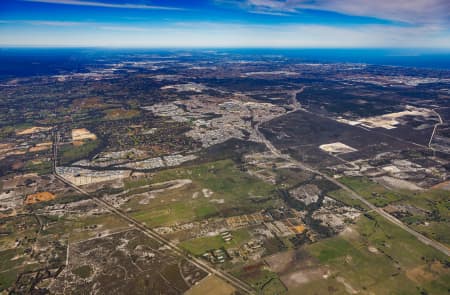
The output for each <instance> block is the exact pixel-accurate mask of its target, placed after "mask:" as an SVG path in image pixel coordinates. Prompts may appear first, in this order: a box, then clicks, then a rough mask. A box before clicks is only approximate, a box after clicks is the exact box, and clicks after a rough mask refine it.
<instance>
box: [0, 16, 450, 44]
mask: <svg viewBox="0 0 450 295" xmlns="http://www.w3.org/2000/svg"><path fill="white" fill-rule="evenodd" d="M85 28H86V27H82V26H80V27H75V28H74V29H73V30H76V31H74V32H71V34H67V33H66V32H65V31H64V30H60V31H55V32H53V33H52V34H48V32H47V31H46V30H44V29H42V30H36V29H34V30H33V31H32V34H29V33H28V34H27V32H8V31H7V30H4V31H3V32H2V31H1V27H0V34H1V35H2V38H1V41H0V42H1V44H4V45H23V46H25V45H27V46H33V45H34V46H38V45H39V46H112V47H266V48H267V47H273V48H287V47H292V48H374V47H397V48H447V49H450V38H449V37H450V33H449V32H448V31H442V30H441V29H440V28H439V27H437V26H414V27H412V26H409V27H397V26H386V25H366V26H359V27H335V26H326V25H307V24H302V25H245V24H236V23H234V24H233V23H208V22H192V23H190V22H184V23H176V24H172V25H165V26H154V25H152V26H144V25H142V26H117V25H114V24H100V23H99V24H95V23H93V24H90V25H89V29H88V30H86V29H85Z"/></svg>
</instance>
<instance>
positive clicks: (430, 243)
mask: <svg viewBox="0 0 450 295" xmlns="http://www.w3.org/2000/svg"><path fill="white" fill-rule="evenodd" d="M301 91H303V88H302V89H301V90H299V91H298V92H293V94H292V95H293V98H295V97H296V96H297V94H298V93H300V92H301ZM293 107H294V109H293V110H292V111H290V112H288V113H292V112H295V111H298V110H300V107H299V104H298V103H296V104H293ZM260 125H261V123H258V124H255V127H254V128H255V132H256V134H257V135H258V136H259V138H260V140H261V142H263V143H264V144H265V145H266V147H267V148H268V149H269V150H270V151H271V152H272V154H274V155H275V156H277V157H279V158H282V159H285V160H286V161H288V162H290V163H292V164H293V165H295V166H296V167H298V168H300V169H303V170H306V171H309V172H311V173H314V174H318V175H320V176H322V177H323V178H325V179H327V180H328V181H330V182H332V183H334V184H335V185H337V186H339V187H340V188H342V189H343V190H345V191H347V192H348V193H350V195H351V196H352V198H354V199H357V200H359V201H360V202H362V203H363V204H364V205H366V206H367V207H368V208H369V209H371V210H373V211H375V212H377V213H378V214H379V215H380V216H382V217H384V218H385V219H386V220H388V221H390V222H391V223H393V224H395V225H397V226H398V227H400V228H402V229H403V230H405V231H407V232H408V233H410V234H412V235H413V236H415V237H416V238H417V239H418V240H419V241H420V242H422V243H424V244H426V245H428V246H431V247H433V248H435V249H436V250H438V251H440V252H442V253H443V254H445V255H447V256H450V249H449V248H448V247H447V246H445V245H443V244H441V243H439V242H437V241H435V240H432V239H430V238H427V237H425V236H424V235H422V234H421V233H418V232H416V231H415V230H413V229H411V228H410V227H408V226H407V225H405V224H404V223H403V222H401V221H400V220H398V219H397V218H395V217H394V216H392V215H390V214H389V213H387V212H386V211H384V210H383V209H381V208H378V207H376V206H375V205H373V204H372V203H370V202H369V201H367V200H366V199H364V198H363V197H362V196H361V195H359V194H357V193H356V192H355V191H353V190H352V189H351V188H349V187H348V186H346V185H344V184H342V183H340V182H339V181H337V180H336V179H334V178H333V177H330V176H329V175H327V174H325V173H322V172H320V171H318V170H316V169H313V168H311V167H309V166H308V165H306V164H304V163H302V162H300V161H298V160H295V159H293V158H292V157H290V156H289V155H285V154H283V153H281V151H280V150H278V149H277V148H276V147H275V146H274V145H273V144H272V142H270V141H269V140H268V139H267V138H266V137H265V136H264V134H263V133H262V132H261V131H260V130H259V127H260Z"/></svg>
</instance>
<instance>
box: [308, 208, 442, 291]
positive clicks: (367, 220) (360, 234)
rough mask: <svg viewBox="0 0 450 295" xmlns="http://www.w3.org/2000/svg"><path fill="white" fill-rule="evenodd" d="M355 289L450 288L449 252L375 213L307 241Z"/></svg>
mask: <svg viewBox="0 0 450 295" xmlns="http://www.w3.org/2000/svg"><path fill="white" fill-rule="evenodd" d="M306 249H307V251H308V252H309V253H310V254H311V255H313V256H314V257H316V258H317V259H318V261H319V262H320V264H321V265H325V266H329V267H330V270H331V272H332V276H331V278H329V279H328V280H327V283H328V284H329V283H330V281H333V282H335V284H336V288H338V287H339V285H341V283H339V282H337V281H335V280H336V279H337V278H338V277H340V278H341V279H342V278H343V279H344V280H345V282H347V283H348V284H349V285H350V286H351V287H352V288H353V289H356V290H364V294H365V293H370V292H373V293H374V294H421V293H420V292H421V291H425V292H427V293H422V294H445V293H446V292H447V290H448V288H450V283H449V282H450V281H449V279H450V273H449V269H448V266H446V265H447V264H448V263H449V261H448V258H447V257H445V256H444V255H443V254H441V253H439V252H437V251H435V250H434V249H433V248H431V247H428V246H426V245H424V244H422V243H420V242H419V241H418V240H417V239H416V238H415V237H413V236H411V235H410V234H408V233H407V232H405V231H403V230H401V229H400V228H398V227H396V226H393V225H392V224H390V223H388V222H387V221H385V220H383V219H382V218H381V217H379V216H377V215H373V214H368V215H365V216H362V217H361V218H360V220H359V221H358V223H357V224H356V226H355V228H354V230H353V231H352V232H347V233H344V234H342V235H340V236H337V237H333V238H329V239H325V240H322V241H319V242H317V243H315V244H311V245H309V246H307V247H306Z"/></svg>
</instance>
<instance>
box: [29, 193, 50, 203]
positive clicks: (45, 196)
mask: <svg viewBox="0 0 450 295" xmlns="http://www.w3.org/2000/svg"><path fill="white" fill-rule="evenodd" d="M55 198H56V196H55V195H54V194H52V193H50V192H40V193H36V194H31V195H28V196H27V198H26V199H25V204H27V205H31V204H35V203H39V202H46V201H50V200H53V199H55Z"/></svg>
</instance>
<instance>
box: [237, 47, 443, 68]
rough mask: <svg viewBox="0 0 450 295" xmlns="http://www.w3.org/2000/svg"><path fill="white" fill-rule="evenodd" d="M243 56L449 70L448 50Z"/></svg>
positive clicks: (285, 52)
mask: <svg viewBox="0 0 450 295" xmlns="http://www.w3.org/2000/svg"><path fill="white" fill-rule="evenodd" d="M233 51H236V52H240V53H243V52H245V53H247V54H252V55H253V54H274V55H278V54H281V55H284V56H286V57H294V58H299V59H301V60H303V61H305V62H349V63H365V64H374V65H388V66H402V67H416V68H430V69H445V70H450V50H447V51H443V50H428V51H424V50H416V49H245V50H233Z"/></svg>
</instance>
